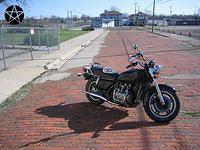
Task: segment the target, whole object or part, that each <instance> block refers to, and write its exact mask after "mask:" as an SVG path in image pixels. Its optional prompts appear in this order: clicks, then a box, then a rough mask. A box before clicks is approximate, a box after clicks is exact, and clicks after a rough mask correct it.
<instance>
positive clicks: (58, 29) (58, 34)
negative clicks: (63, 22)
mask: <svg viewBox="0 0 200 150" xmlns="http://www.w3.org/2000/svg"><path fill="white" fill-rule="evenodd" d="M57 36H58V49H60V28H59V22H58V20H57Z"/></svg>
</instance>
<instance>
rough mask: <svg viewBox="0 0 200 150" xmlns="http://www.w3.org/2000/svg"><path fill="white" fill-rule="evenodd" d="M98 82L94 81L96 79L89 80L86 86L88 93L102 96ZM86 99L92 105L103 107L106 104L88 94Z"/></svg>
mask: <svg viewBox="0 0 200 150" xmlns="http://www.w3.org/2000/svg"><path fill="white" fill-rule="evenodd" d="M96 81H97V80H96V79H94V78H91V79H89V80H88V82H87V84H86V86H85V90H86V91H87V92H91V93H98V94H101V93H100V91H99V90H98V89H97V85H96ZM86 97H87V99H88V100H89V101H90V102H91V103H92V104H95V105H101V104H102V103H104V101H103V100H101V99H100V98H97V97H94V96H91V95H89V94H87V93H86Z"/></svg>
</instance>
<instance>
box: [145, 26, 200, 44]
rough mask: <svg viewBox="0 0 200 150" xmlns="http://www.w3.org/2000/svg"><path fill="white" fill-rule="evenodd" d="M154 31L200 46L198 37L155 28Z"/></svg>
mask: <svg viewBox="0 0 200 150" xmlns="http://www.w3.org/2000/svg"><path fill="white" fill-rule="evenodd" d="M147 31H148V32H151V30H147ZM154 33H155V34H158V35H161V36H166V37H170V38H173V39H177V40H179V41H182V42H185V43H187V44H189V45H192V46H194V47H200V40H198V39H196V38H192V37H188V36H184V35H179V34H174V33H168V32H163V31H158V30H154Z"/></svg>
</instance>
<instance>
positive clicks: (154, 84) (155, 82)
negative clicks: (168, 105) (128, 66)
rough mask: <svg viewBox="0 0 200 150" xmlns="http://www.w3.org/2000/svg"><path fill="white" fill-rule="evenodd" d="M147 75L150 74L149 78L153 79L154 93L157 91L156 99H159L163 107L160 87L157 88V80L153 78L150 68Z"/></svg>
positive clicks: (163, 102)
mask: <svg viewBox="0 0 200 150" xmlns="http://www.w3.org/2000/svg"><path fill="white" fill-rule="evenodd" d="M149 73H150V74H151V77H152V78H153V86H155V88H156V91H157V93H158V98H159V99H160V103H161V104H162V105H165V101H164V99H163V96H162V93H161V91H160V87H159V85H158V82H157V80H156V79H155V78H154V74H153V71H152V69H151V68H149Z"/></svg>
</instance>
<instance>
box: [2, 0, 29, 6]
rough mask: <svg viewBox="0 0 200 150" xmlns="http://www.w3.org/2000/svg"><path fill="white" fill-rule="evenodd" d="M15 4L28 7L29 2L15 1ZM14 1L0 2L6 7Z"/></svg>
mask: <svg viewBox="0 0 200 150" xmlns="http://www.w3.org/2000/svg"><path fill="white" fill-rule="evenodd" d="M14 1H15V2H17V3H18V4H19V5H24V6H25V5H27V2H28V0H14ZM12 2H13V1H10V0H0V4H4V5H6V6H7V5H10V4H11V3H12Z"/></svg>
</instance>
